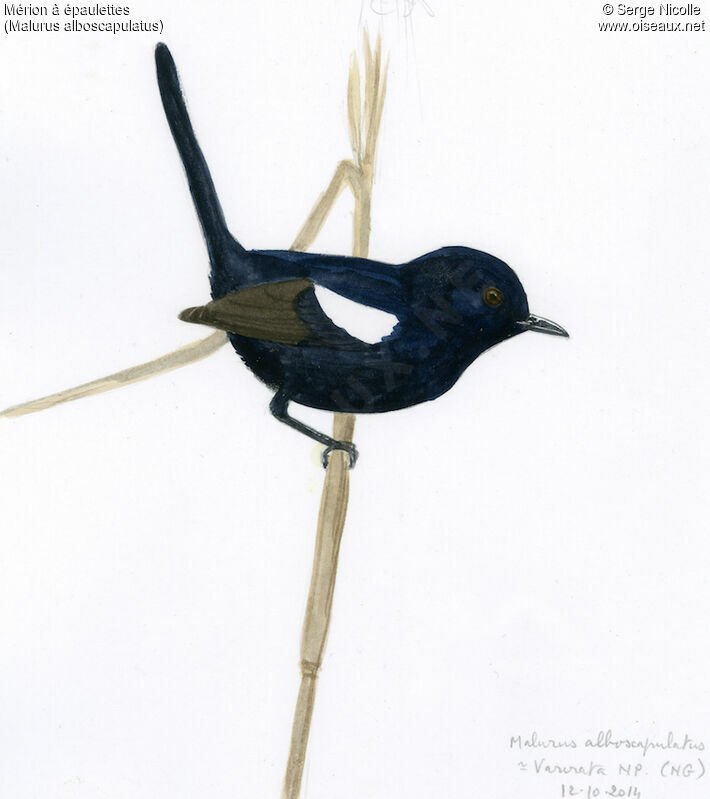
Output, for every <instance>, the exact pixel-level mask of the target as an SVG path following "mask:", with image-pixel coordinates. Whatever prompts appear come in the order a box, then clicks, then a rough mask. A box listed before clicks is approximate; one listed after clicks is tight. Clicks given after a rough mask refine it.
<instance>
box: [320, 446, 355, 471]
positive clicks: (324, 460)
mask: <svg viewBox="0 0 710 799" xmlns="http://www.w3.org/2000/svg"><path fill="white" fill-rule="evenodd" d="M336 449H340V450H342V451H343V452H347V453H348V455H349V456H350V463H349V465H348V469H352V468H353V466H355V463H356V462H357V456H358V451H357V447H356V446H355V444H351V443H350V442H349V441H336V442H335V443H333V444H329V445H328V446H327V447H326V448H325V449H324V450H323V455H322V456H321V461H322V463H323V468H324V469H327V468H328V458H329V456H330V453H331V452H333V450H336Z"/></svg>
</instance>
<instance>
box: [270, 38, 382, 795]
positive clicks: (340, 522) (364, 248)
mask: <svg viewBox="0 0 710 799" xmlns="http://www.w3.org/2000/svg"><path fill="white" fill-rule="evenodd" d="M364 49H365V104H364V105H365V108H364V114H361V113H360V110H361V108H360V77H359V70H358V67H357V57H356V56H355V55H353V60H352V62H351V68H350V75H349V80H348V117H349V122H350V138H351V144H352V148H353V154H354V156H355V162H353V161H342V162H341V163H340V164H339V165H338V168H337V169H336V172H335V175H334V176H333V180H332V181H331V183H330V186H329V187H328V189H327V190H326V191H325V192H324V194H323V195H322V196H321V198H320V199H319V200H318V202H317V203H316V206H315V208H314V209H313V212H312V213H311V217H310V218H309V222H311V220H312V221H313V228H314V229H316V232H317V230H319V229H320V227H321V225H322V224H323V222H324V221H325V218H326V216H327V214H328V212H329V211H330V209H331V208H332V206H333V204H334V202H335V200H336V199H337V197H338V195H339V194H340V192H341V191H342V189H343V188H344V186H345V184H346V183H348V184H349V185H350V187H351V189H352V191H353V195H354V200H355V210H354V213H353V255H355V256H359V257H362V258H366V257H367V253H368V249H369V243H370V207H371V197H372V181H373V174H374V158H375V145H376V139H377V134H378V130H379V124H380V119H381V116H382V105H383V103H384V92H385V81H384V79H382V76H381V44H380V41H379V39H378V41H377V46H376V49H375V55H374V57H373V55H372V54H371V51H370V46H369V42H368V39H367V34H365V48H364ZM363 120H364V122H363ZM363 128H364V131H363ZM363 133H364V136H363ZM363 141H364V149H363V146H362V143H363ZM345 165H347V167H346V166H345ZM308 224H309V223H306V225H304V227H303V229H302V231H301V234H302V233H303V232H304V230H306V229H307V228H308ZM301 234H299V236H300V235H301ZM298 240H299V239H298V238H297V241H298ZM354 428H355V417H354V416H353V415H352V414H340V413H336V414H335V419H334V422H333V437H334V438H336V439H338V440H340V441H352V437H353V432H354ZM348 466H349V457H348V455H347V454H346V453H345V452H342V451H340V450H336V451H334V452H332V453H331V455H330V458H329V460H328V468H327V470H326V473H325V480H324V483H323V493H322V494H321V504H320V512H319V514H318V528H317V532H316V545H315V553H314V556H313V570H312V572H311V586H310V590H309V592H308V601H307V603H306V612H305V617H304V620H303V631H302V634H301V685H300V689H299V691H298V699H297V700H296V710H295V712H294V717H293V727H292V731H291V745H290V749H289V754H288V761H287V764H286V775H285V777H284V785H283V792H282V799H298V796H299V794H300V791H301V779H302V777H303V767H304V765H305V762H306V750H307V747H308V736H309V733H310V728H311V719H312V718H313V707H314V703H315V695H316V681H317V679H318V672H319V670H320V668H321V665H322V663H323V652H324V651H325V644H326V640H327V637H328V628H329V626H330V616H331V609H332V606H333V592H334V589H335V578H336V574H337V569H338V554H339V552H340V541H341V538H342V534H343V527H344V525H345V515H346V513H347V508H348V497H349V491H350V477H349V471H348Z"/></svg>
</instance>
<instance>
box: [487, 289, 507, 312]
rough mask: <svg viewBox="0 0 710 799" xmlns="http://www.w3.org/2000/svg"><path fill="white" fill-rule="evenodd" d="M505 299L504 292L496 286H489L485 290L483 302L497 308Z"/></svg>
mask: <svg viewBox="0 0 710 799" xmlns="http://www.w3.org/2000/svg"><path fill="white" fill-rule="evenodd" d="M504 299H505V297H504V295H503V292H502V291H501V290H500V289H497V288H496V287H495V286H489V287H488V288H487V289H484V290H483V302H485V303H486V305H487V306H488V307H489V308H497V307H498V306H499V305H500V304H501V303H502V302H503V300H504Z"/></svg>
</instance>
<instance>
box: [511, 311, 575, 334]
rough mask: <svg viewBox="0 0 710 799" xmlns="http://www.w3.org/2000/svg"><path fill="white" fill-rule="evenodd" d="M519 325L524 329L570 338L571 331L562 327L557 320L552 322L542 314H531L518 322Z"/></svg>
mask: <svg viewBox="0 0 710 799" xmlns="http://www.w3.org/2000/svg"><path fill="white" fill-rule="evenodd" d="M517 324H518V326H519V327H522V328H523V330H537V332H538V333H549V335H551V336H564V337H565V338H569V333H568V332H567V331H566V330H565V329H564V327H560V325H558V324H557V322H551V321H550V320H549V319H543V318H542V316H535V314H532V313H531V314H530V316H528V318H527V319H523V320H522V321H520V322H517Z"/></svg>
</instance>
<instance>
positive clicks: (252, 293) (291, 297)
mask: <svg viewBox="0 0 710 799" xmlns="http://www.w3.org/2000/svg"><path fill="white" fill-rule="evenodd" d="M309 288H313V283H311V281H310V280H304V279H298V280H284V281H282V282H280V283H265V284H262V285H260V286H249V287H248V288H245V289H241V290H240V291H235V292H233V293H232V294H227V295H226V296H225V297H222V298H220V299H219V300H212V302H208V303H207V305H201V306H198V307H196V308H187V309H186V310H184V311H183V312H182V313H181V314H180V319H182V320H183V322H194V323H196V324H200V325H208V326H209V327H214V328H217V330H226V331H227V332H228V333H238V334H239V335H241V336H248V337H249V338H259V339H263V340H264V341H273V342H275V343H277V344H300V343H301V342H302V341H305V340H306V339H307V338H309V337H311V336H312V335H313V334H312V331H311V329H310V328H309V327H307V326H306V324H304V322H303V321H302V320H301V318H300V317H299V315H298V312H297V308H296V300H297V298H298V296H299V295H300V294H302V293H303V292H304V291H306V289H309Z"/></svg>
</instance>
